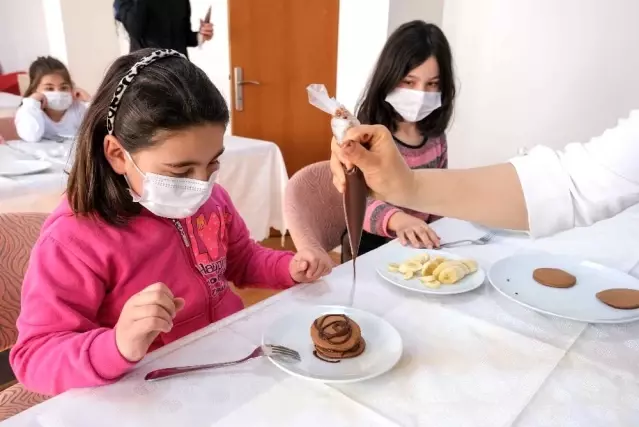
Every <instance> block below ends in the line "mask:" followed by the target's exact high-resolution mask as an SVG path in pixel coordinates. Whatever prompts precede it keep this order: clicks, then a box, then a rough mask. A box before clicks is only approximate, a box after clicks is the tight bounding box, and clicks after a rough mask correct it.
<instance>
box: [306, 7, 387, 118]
mask: <svg viewBox="0 0 639 427" xmlns="http://www.w3.org/2000/svg"><path fill="white" fill-rule="evenodd" d="M389 1H393V0H340V2H339V27H338V39H337V94H331V95H332V96H335V97H336V99H337V100H338V101H339V102H341V103H342V104H344V106H345V107H346V108H348V109H349V110H351V111H353V109H354V107H355V105H356V103H357V100H358V99H359V97H360V94H361V92H362V89H364V86H365V85H366V81H367V80H368V77H369V74H370V72H371V70H372V69H373V67H374V66H375V61H376V60H377V56H378V55H379V52H380V50H381V49H382V47H383V46H384V43H385V42H386V38H387V37H388V13H389ZM316 83H321V82H316Z"/></svg>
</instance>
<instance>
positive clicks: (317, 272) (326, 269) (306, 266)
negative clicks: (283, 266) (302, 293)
mask: <svg viewBox="0 0 639 427" xmlns="http://www.w3.org/2000/svg"><path fill="white" fill-rule="evenodd" d="M333 266H334V262H333V260H332V259H331V257H330V256H329V255H328V254H327V253H326V251H323V250H320V249H315V248H306V249H300V250H299V251H298V252H297V253H296V254H295V256H294V257H293V259H292V260H291V263H290V265H289V272H290V273H291V277H292V278H293V280H295V281H296V282H297V283H308V282H314V281H316V280H317V279H319V278H320V277H323V276H326V275H327V274H328V273H330V272H331V270H332V269H333Z"/></svg>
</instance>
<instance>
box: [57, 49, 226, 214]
mask: <svg viewBox="0 0 639 427" xmlns="http://www.w3.org/2000/svg"><path fill="white" fill-rule="evenodd" d="M153 51H154V49H143V50H139V51H136V52H134V53H131V54H129V55H126V56H123V57H121V58H119V59H117V60H116V61H115V62H114V63H113V65H111V67H110V68H109V70H108V71H107V73H106V76H105V77H104V80H103V81H102V83H101V84H100V87H99V88H98V91H97V93H96V95H95V97H94V100H93V102H92V103H91V105H90V106H89V109H88V110H87V112H86V115H85V117H84V120H83V121H82V125H81V126H80V129H79V131H78V138H77V140H76V153H75V160H74V163H73V168H72V169H71V172H70V176H69V181H68V184H67V196H68V198H69V203H70V205H71V208H72V209H73V212H74V213H75V214H76V215H90V216H97V217H99V218H101V219H102V220H104V221H106V222H107V223H109V224H123V223H125V222H126V220H127V218H130V217H131V216H134V215H136V214H138V213H139V212H140V205H139V204H137V203H135V202H133V200H132V199H131V195H130V194H129V192H128V188H129V186H128V184H127V182H126V180H125V179H124V177H123V176H122V175H119V174H117V173H116V172H115V171H114V170H113V169H112V168H111V165H110V163H109V162H108V160H107V158H106V156H105V154H104V138H105V136H106V135H107V127H106V119H107V110H108V107H109V104H110V103H111V100H112V98H113V95H114V94H115V91H116V88H117V87H118V84H119V82H120V80H121V79H122V78H123V77H124V76H125V75H126V74H127V73H128V72H129V70H130V69H131V67H132V66H133V65H134V64H135V63H136V62H138V61H139V60H141V59H142V58H143V57H144V56H147V55H149V54H151V53H152V52H153ZM228 120H229V110H228V107H227V105H226V101H224V98H223V97H222V95H221V94H220V92H219V91H218V90H217V88H216V87H215V86H214V85H213V83H211V81H210V80H209V79H208V77H207V76H206V74H205V73H204V71H202V70H201V69H200V68H198V67H197V66H195V65H193V63H191V62H190V61H188V60H187V59H183V58H178V57H169V58H163V59H159V60H157V61H156V62H154V63H152V64H150V65H147V66H146V67H145V68H143V69H142V70H141V71H140V74H138V75H137V76H136V77H135V78H134V79H133V81H132V82H131V83H130V85H129V87H128V88H127V90H126V92H125V93H124V95H123V96H122V100H121V102H120V105H119V107H118V110H117V112H116V114H115V123H114V129H113V135H114V136H115V137H116V138H117V139H118V141H119V142H120V144H122V147H123V148H124V149H125V150H127V151H128V152H129V153H132V154H133V153H135V152H137V151H139V150H143V149H145V148H148V147H150V146H152V145H154V144H156V143H157V142H158V141H157V140H156V138H155V137H156V136H158V134H159V133H162V132H166V131H169V132H170V131H179V130H183V129H186V128H189V127H191V126H198V125H203V124H207V123H213V124H221V125H223V126H226V125H227V123H228Z"/></svg>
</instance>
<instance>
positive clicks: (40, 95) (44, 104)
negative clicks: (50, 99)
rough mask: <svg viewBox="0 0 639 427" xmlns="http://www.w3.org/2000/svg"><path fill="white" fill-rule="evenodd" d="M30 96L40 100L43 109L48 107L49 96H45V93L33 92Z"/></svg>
mask: <svg viewBox="0 0 639 427" xmlns="http://www.w3.org/2000/svg"><path fill="white" fill-rule="evenodd" d="M29 98H31V99H35V100H36V101H38V102H39V103H40V107H42V109H43V110H44V109H45V108H47V97H46V96H44V94H43V93H40V92H33V94H31V96H30V97H29Z"/></svg>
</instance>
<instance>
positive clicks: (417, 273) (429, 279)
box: [377, 249, 486, 295]
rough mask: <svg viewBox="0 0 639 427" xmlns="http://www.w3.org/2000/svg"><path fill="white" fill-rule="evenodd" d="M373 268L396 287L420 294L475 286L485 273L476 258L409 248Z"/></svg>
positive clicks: (441, 292)
mask: <svg viewBox="0 0 639 427" xmlns="http://www.w3.org/2000/svg"><path fill="white" fill-rule="evenodd" d="M398 255H399V256H398V258H397V259H393V260H389V261H390V262H386V263H385V264H382V265H381V266H380V267H378V268H377V273H378V274H379V275H380V276H381V277H382V278H384V279H385V280H387V281H388V282H390V283H392V284H393V285H396V286H399V287H400V288H404V289H408V290H410V291H415V292H421V293H423V294H434V295H454V294H461V293H464V292H469V291H472V290H474V289H477V288H478V287H480V286H481V285H482V283H484V280H486V273H485V272H484V270H482V269H481V268H479V265H478V263H477V261H475V260H473V259H469V258H463V257H460V256H459V255H455V254H452V253H450V252H444V251H435V250H427V249H410V250H407V251H406V252H404V253H403V254H398Z"/></svg>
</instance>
